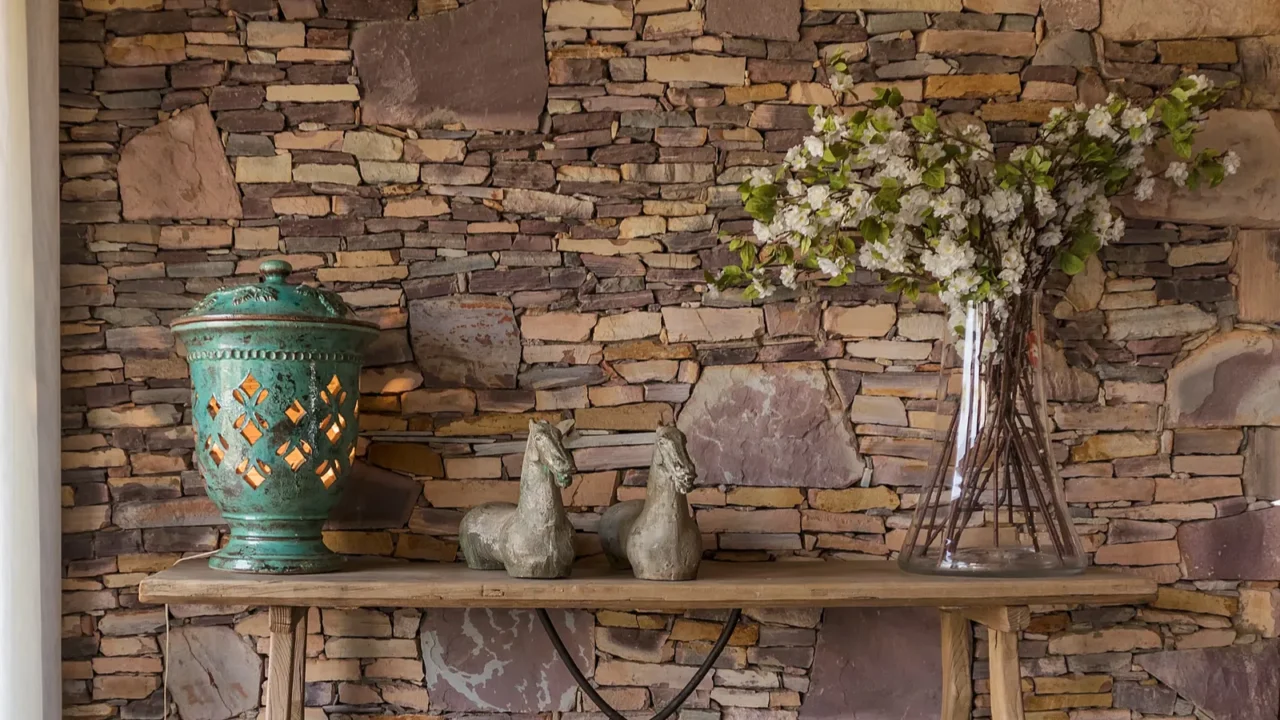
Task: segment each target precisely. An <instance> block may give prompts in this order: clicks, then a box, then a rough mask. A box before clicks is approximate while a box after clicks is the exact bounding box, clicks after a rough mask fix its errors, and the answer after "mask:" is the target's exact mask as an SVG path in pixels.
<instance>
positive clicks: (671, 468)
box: [649, 425, 698, 495]
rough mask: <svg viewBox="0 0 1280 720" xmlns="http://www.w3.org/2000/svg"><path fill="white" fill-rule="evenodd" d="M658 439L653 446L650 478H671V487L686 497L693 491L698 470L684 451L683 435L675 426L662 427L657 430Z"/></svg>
mask: <svg viewBox="0 0 1280 720" xmlns="http://www.w3.org/2000/svg"><path fill="white" fill-rule="evenodd" d="M657 435H658V438H657V440H656V441H655V442H654V446H653V456H654V461H653V470H652V471H651V472H650V473H649V475H650V478H651V479H652V477H653V476H654V475H655V474H657V475H665V476H666V477H669V478H671V483H672V486H673V487H674V488H675V490H676V492H678V493H680V494H681V495H688V494H689V492H690V491H691V490H693V483H694V481H696V480H697V479H698V468H696V467H695V466H694V464H693V460H692V459H690V458H689V452H688V451H687V450H686V449H685V439H684V433H682V432H680V430H679V429H678V428H676V426H675V425H663V426H662V427H660V428H658V433H657Z"/></svg>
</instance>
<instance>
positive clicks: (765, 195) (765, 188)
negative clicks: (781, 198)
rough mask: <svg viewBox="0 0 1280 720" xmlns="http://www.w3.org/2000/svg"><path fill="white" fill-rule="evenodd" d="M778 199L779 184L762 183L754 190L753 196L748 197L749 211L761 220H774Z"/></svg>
mask: <svg viewBox="0 0 1280 720" xmlns="http://www.w3.org/2000/svg"><path fill="white" fill-rule="evenodd" d="M777 199H778V186H777V185H761V186H760V187H758V188H756V189H754V190H752V192H751V197H750V198H748V199H747V201H746V203H745V206H746V210H747V213H748V214H750V215H751V217H753V218H755V219H756V220H759V221H760V222H766V223H767V222H773V214H774V212H775V211H776V209H777Z"/></svg>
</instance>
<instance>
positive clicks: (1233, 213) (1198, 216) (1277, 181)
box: [1108, 0, 1280, 228]
mask: <svg viewBox="0 0 1280 720" xmlns="http://www.w3.org/2000/svg"><path fill="white" fill-rule="evenodd" d="M1201 2H1216V0H1197V1H1196V2H1189V3H1186V5H1195V6H1198V5H1200V4H1201ZM1147 4H1148V3H1147V1H1146V0H1143V1H1142V2H1136V3H1120V5H1121V6H1123V7H1131V6H1134V7H1136V6H1144V5H1147ZM1113 5H1116V3H1108V7H1110V6H1113ZM1179 7H1182V4H1180V5H1179ZM1206 12H1207V10H1206ZM1239 12H1243V10H1242V9H1240V8H1238V7H1235V6H1233V7H1232V10H1231V12H1230V13H1227V14H1230V15H1235V14H1237V13H1239ZM1155 14H1156V15H1157V16H1160V15H1165V14H1166V13H1161V12H1159V11H1156V12H1155ZM1174 14H1176V13H1174ZM1270 17H1271V18H1272V19H1274V20H1275V22H1277V23H1280V12H1272V13H1271V16H1270ZM1206 147H1212V148H1228V149H1231V150H1234V151H1235V152H1236V153H1237V154H1238V155H1239V156H1240V157H1241V158H1243V159H1244V161H1243V162H1242V163H1241V165H1240V171H1239V172H1237V173H1236V174H1235V175H1232V176H1231V177H1229V178H1227V179H1226V180H1225V181H1223V183H1222V184H1221V185H1219V186H1218V187H1216V188H1210V187H1201V188H1200V189H1198V190H1188V189H1185V188H1177V187H1174V186H1173V185H1172V184H1170V183H1169V182H1168V181H1166V180H1164V179H1160V180H1158V181H1157V182H1156V192H1155V194H1154V195H1153V196H1152V198H1151V200H1149V201H1147V202H1144V203H1139V202H1137V201H1135V200H1133V199H1132V198H1127V197H1126V198H1118V199H1117V206H1118V207H1119V208H1120V209H1121V210H1122V211H1123V212H1124V214H1125V216H1126V217H1130V218H1143V219H1151V220H1156V219H1158V220H1168V221H1171V222H1184V223H1199V224H1203V225H1215V226H1227V225H1236V226H1242V227H1253V228H1275V227H1280V128H1277V127H1276V121H1275V118H1274V117H1273V116H1272V114H1271V113H1270V112H1267V111H1265V110H1215V111H1213V112H1211V113H1209V118H1208V120H1206V122H1205V125H1204V128H1203V129H1202V130H1201V132H1200V134H1199V135H1198V136H1197V137H1196V149H1197V150H1199V149H1202V148H1206ZM1156 155H1157V158H1156V160H1157V164H1156V167H1164V166H1165V164H1166V163H1167V161H1168V160H1170V159H1171V158H1172V157H1173V156H1172V151H1171V150H1168V149H1167V148H1166V149H1163V150H1162V151H1161V152H1159V153H1157V154H1156Z"/></svg>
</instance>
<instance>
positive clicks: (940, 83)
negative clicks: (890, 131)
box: [924, 75, 1022, 98]
mask: <svg viewBox="0 0 1280 720" xmlns="http://www.w3.org/2000/svg"><path fill="white" fill-rule="evenodd" d="M1021 90H1022V83H1021V81H1019V79H1018V76H1017V75H934V76H932V77H928V78H925V84H924V96H925V97H927V98H983V97H1001V96H1017V94H1018V93H1019V92H1020V91H1021Z"/></svg>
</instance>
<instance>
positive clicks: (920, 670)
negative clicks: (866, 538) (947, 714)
mask: <svg viewBox="0 0 1280 720" xmlns="http://www.w3.org/2000/svg"><path fill="white" fill-rule="evenodd" d="M939 635H940V629H939V620H938V613H937V612H934V611H932V610H929V609H925V608H827V609H826V610H824V611H823V617H822V626H821V628H820V629H819V630H818V645H817V650H816V652H815V654H814V658H813V676H812V684H811V685H810V686H809V692H807V693H805V694H804V702H803V704H802V705H801V706H800V714H799V717H800V720H901V719H902V718H935V717H938V708H939V707H940V706H941V703H942V695H941V687H942V651H941V647H940V640H939ZM850 638H857V642H849V639H850Z"/></svg>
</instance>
